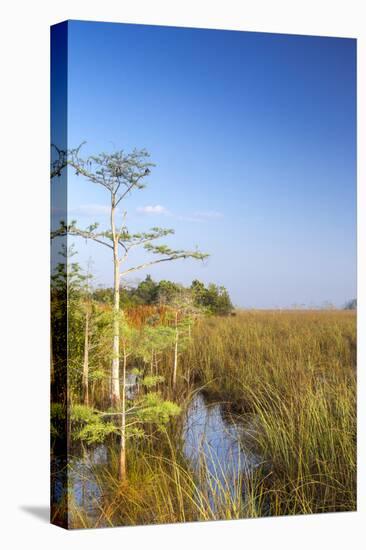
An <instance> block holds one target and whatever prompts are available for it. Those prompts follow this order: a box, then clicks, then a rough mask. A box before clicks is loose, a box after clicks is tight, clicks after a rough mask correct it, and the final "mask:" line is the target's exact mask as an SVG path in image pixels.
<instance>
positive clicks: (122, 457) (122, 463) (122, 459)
mask: <svg viewBox="0 0 366 550" xmlns="http://www.w3.org/2000/svg"><path fill="white" fill-rule="evenodd" d="M126 365H127V355H126V348H125V346H123V374H122V410H121V444H120V454H119V469H118V477H119V479H120V480H121V481H126V479H127V471H126Z"/></svg>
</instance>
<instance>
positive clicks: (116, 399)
mask: <svg viewBox="0 0 366 550" xmlns="http://www.w3.org/2000/svg"><path fill="white" fill-rule="evenodd" d="M115 210H116V207H115V199H114V197H112V207H111V230H112V236H113V265H114V271H113V276H114V281H113V289H114V291H113V357H112V388H111V403H112V407H119V405H120V400H121V396H120V387H119V284H120V280H119V277H120V275H119V257H118V237H117V235H116V226H115V220H114V217H115Z"/></svg>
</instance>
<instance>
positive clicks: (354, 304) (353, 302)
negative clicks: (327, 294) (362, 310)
mask: <svg viewBox="0 0 366 550" xmlns="http://www.w3.org/2000/svg"><path fill="white" fill-rule="evenodd" d="M344 309H357V300H356V298H353V300H349V301H348V302H347V303H346V305H345V306H344Z"/></svg>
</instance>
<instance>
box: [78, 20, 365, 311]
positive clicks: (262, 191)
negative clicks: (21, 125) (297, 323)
mask: <svg viewBox="0 0 366 550" xmlns="http://www.w3.org/2000/svg"><path fill="white" fill-rule="evenodd" d="M68 85H69V90H68V93H69V96H68V98H69V102H68V108H69V111H68V114H69V127H68V131H69V146H71V147H72V146H76V145H78V144H79V143H80V142H81V141H84V140H86V141H87V144H86V145H85V146H84V148H83V149H84V155H88V154H92V153H97V152H101V151H112V150H113V149H116V148H117V149H125V150H126V151H129V150H131V149H132V148H134V147H137V148H146V149H147V150H148V151H149V152H150V154H151V160H152V161H153V162H154V163H155V164H156V167H155V168H154V169H153V170H152V173H151V176H149V178H148V187H147V188H146V189H144V190H142V191H138V192H136V193H135V195H132V196H131V197H130V198H129V199H128V201H126V203H125V205H124V208H125V209H126V210H127V212H128V218H127V221H128V223H129V224H130V226H131V228H132V229H136V230H140V229H147V228H149V227H152V226H156V225H159V226H164V227H172V228H174V229H175V231H176V234H175V235H174V236H173V237H169V239H168V240H167V244H169V245H172V246H174V247H178V248H180V247H183V248H189V249H191V248H194V247H195V246H198V248H199V249H200V250H202V251H204V252H208V253H209V254H210V258H209V259H208V260H207V261H206V262H205V263H204V264H201V263H199V262H195V261H189V260H187V261H180V262H176V263H170V262H169V263H167V264H162V265H161V266H155V267H153V268H151V269H150V271H149V272H150V273H151V275H152V276H153V278H155V279H157V280H159V279H161V278H169V279H172V280H176V281H180V282H182V283H185V284H186V283H190V282H191V281H192V279H195V278H198V279H200V280H202V281H204V282H206V283H207V282H210V281H212V282H215V283H218V284H223V285H225V286H226V287H227V288H228V290H229V292H230V295H231V296H232V299H233V301H234V303H235V304H236V305H238V306H242V307H259V308H271V307H290V306H291V305H293V304H295V303H296V304H305V305H306V306H316V305H321V304H322V303H323V302H324V301H330V302H332V303H334V304H336V305H342V304H343V303H344V302H345V301H346V300H347V299H349V298H352V297H354V296H355V295H356V95H355V94H356V41H355V40H352V39H338V38H322V37H307V36H289V35H275V34H263V33H252V32H250V33H249V32H248V33H247V32H234V31H233V32H231V31H214V30H201V29H179V28H169V27H154V26H138V25H122V24H110V23H90V22H76V21H73V22H71V23H69V80H68ZM68 200H69V211H70V217H72V218H76V219H78V222H79V224H80V225H81V226H85V225H86V224H87V223H89V222H90V221H94V220H95V221H99V222H100V223H101V225H102V226H105V225H106V224H107V223H108V217H107V210H106V205H107V204H108V196H107V195H106V192H105V190H104V189H99V188H97V187H95V186H93V184H90V183H87V182H85V181H82V179H81V178H76V177H75V176H73V175H72V174H70V188H69V195H68ZM75 242H76V245H77V249H78V251H79V257H78V259H79V261H80V262H81V263H82V264H83V265H85V264H86V262H87V260H88V258H89V257H91V258H92V260H93V262H94V264H93V265H94V268H93V270H94V272H95V275H96V283H97V284H107V285H109V284H111V282H112V265H111V258H110V255H109V251H108V250H107V249H105V250H104V247H102V248H101V247H99V246H98V245H97V244H95V243H88V244H86V243H84V242H83V241H81V240H77V241H75ZM140 259H141V256H140V255H139V254H137V256H136V257H135V258H134V259H132V258H131V265H132V264H133V263H134V261H139V260H140ZM145 275H146V274H145V273H144V272H141V273H140V274H139V275H138V276H137V277H134V280H137V279H142V278H143V277H144V276H145Z"/></svg>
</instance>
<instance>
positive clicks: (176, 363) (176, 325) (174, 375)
mask: <svg viewBox="0 0 366 550" xmlns="http://www.w3.org/2000/svg"><path fill="white" fill-rule="evenodd" d="M178 340H179V331H178V311H176V313H175V346H174V368H173V389H175V386H176V383H177V369H178Z"/></svg>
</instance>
